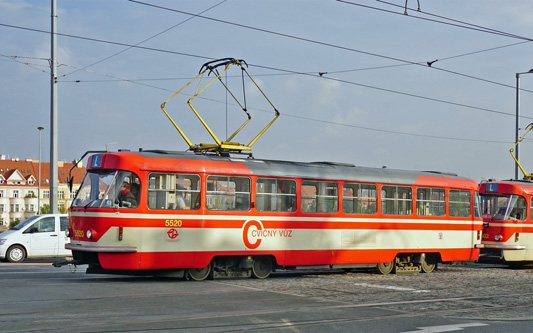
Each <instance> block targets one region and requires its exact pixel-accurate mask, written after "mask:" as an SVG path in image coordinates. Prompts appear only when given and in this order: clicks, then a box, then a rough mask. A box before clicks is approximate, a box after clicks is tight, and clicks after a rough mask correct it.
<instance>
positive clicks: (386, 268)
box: [377, 260, 396, 275]
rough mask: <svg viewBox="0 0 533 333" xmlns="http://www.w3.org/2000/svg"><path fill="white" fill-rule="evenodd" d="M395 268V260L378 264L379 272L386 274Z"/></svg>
mask: <svg viewBox="0 0 533 333" xmlns="http://www.w3.org/2000/svg"><path fill="white" fill-rule="evenodd" d="M394 268H396V263H395V262H394V260H393V261H391V262H382V263H379V264H378V265H377V269H378V272H379V273H381V274H383V275H386V274H389V273H391V272H392V271H394Z"/></svg>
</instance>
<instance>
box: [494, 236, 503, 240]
mask: <svg viewBox="0 0 533 333" xmlns="http://www.w3.org/2000/svg"><path fill="white" fill-rule="evenodd" d="M500 239H502V235H494V240H495V241H497V242H499V241H500Z"/></svg>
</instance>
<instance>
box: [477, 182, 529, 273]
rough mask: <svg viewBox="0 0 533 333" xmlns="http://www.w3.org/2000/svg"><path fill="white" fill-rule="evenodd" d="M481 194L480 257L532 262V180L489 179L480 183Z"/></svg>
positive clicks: (517, 262)
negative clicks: (481, 232)
mask: <svg viewBox="0 0 533 333" xmlns="http://www.w3.org/2000/svg"><path fill="white" fill-rule="evenodd" d="M480 195H481V202H482V216H483V223H484V225H483V236H482V242H481V243H482V244H481V245H478V246H477V247H480V248H481V255H480V258H479V260H480V261H503V262H507V263H509V264H511V265H520V264H522V263H524V262H527V261H533V249H532V248H531V244H533V222H532V216H531V214H532V213H533V182H532V181H530V180H509V181H497V182H496V181H489V182H486V183H483V184H481V186H480Z"/></svg>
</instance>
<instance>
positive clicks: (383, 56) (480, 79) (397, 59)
mask: <svg viewBox="0 0 533 333" xmlns="http://www.w3.org/2000/svg"><path fill="white" fill-rule="evenodd" d="M128 1H130V2H133V3H137V4H141V5H144V6H149V7H154V8H159V9H162V10H167V11H172V12H176V13H180V14H185V15H195V16H196V17H198V18H202V19H206V20H210V21H214V22H219V23H224V24H229V25H233V26H237V27H240V28H245V29H250V30H254V31H259V32H263V33H268V34H273V35H276V36H281V37H286V38H291V39H295V40H299V41H303V42H308V43H313V44H317V45H322V46H326V47H332V48H336V49H340V50H345V51H350V52H355V53H360V54H365V55H369V56H374V57H378V58H383V59H388V60H394V61H398V62H403V63H406V64H411V65H417V66H422V67H425V68H429V69H434V70H438V71H442V72H446V73H450V74H454V75H458V76H463V77H466V78H470V79H475V80H479V81H483V82H486V83H491V84H495V85H500V86H503V87H507V88H512V89H515V87H514V86H512V85H507V84H503V83H500V82H495V81H491V80H487V79H483V78H479V77H475V76H473V75H468V74H463V73H459V72H455V71H451V70H447V69H443V68H440V67H435V66H426V65H424V64H421V63H419V62H414V61H409V60H405V59H400V58H396V57H391V56H386V55H382V54H377V53H373V52H368V51H362V50H358V49H354V48H351V47H347V46H342V45H336V44H332V43H328V42H323V41H318V40H313V39H310V38H305V37H299V36H295V35H290V34H287V33H282V32H276V31H273V30H268V29H263V28H257V27H252V26H249V25H245V24H241V23H235V22H230V21H226V20H221V19H217V18H213V17H209V16H204V15H197V14H193V13H190V12H186V11H183V10H178V9H173V8H168V7H163V6H159V5H154V4H150V3H147V2H142V1H138V0H128ZM339 1H340V0H339ZM523 39H525V37H524V38H523ZM527 40H529V41H531V40H532V39H527Z"/></svg>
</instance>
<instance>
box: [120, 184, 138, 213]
mask: <svg viewBox="0 0 533 333" xmlns="http://www.w3.org/2000/svg"><path fill="white" fill-rule="evenodd" d="M130 187H131V186H130V183H128V182H123V183H122V185H121V186H120V192H119V195H118V202H119V205H120V207H127V208H135V207H137V199H136V198H135V195H134V194H133V193H132V192H131V189H130Z"/></svg>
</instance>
